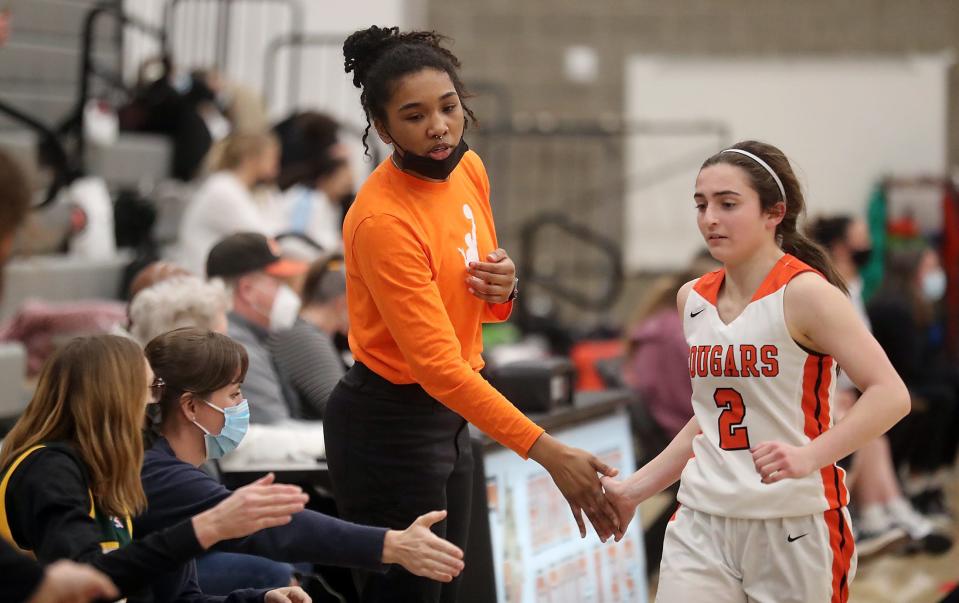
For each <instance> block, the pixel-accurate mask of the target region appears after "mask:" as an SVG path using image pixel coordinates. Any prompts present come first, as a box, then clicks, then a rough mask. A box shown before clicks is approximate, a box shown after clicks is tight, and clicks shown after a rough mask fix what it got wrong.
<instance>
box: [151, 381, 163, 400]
mask: <svg viewBox="0 0 959 603" xmlns="http://www.w3.org/2000/svg"><path fill="white" fill-rule="evenodd" d="M165 390H166V382H165V381H164V380H163V379H161V378H159V377H156V378H155V379H154V380H153V384H152V385H150V404H156V403H157V402H159V401H160V400H162V399H163V392H164V391H165Z"/></svg>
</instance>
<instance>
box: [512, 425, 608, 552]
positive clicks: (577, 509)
mask: <svg viewBox="0 0 959 603" xmlns="http://www.w3.org/2000/svg"><path fill="white" fill-rule="evenodd" d="M529 458H531V459H533V460H534V461H536V462H537V463H539V464H540V465H542V466H543V468H544V469H546V471H548V472H549V475H550V477H552V478H553V481H554V482H555V483H556V487H557V488H559V491H560V492H562V493H563V496H564V497H566V501H567V502H569V508H570V510H571V511H572V512H573V518H574V519H575V520H576V525H578V526H579V535H580V536H581V537H583V538H585V537H586V524H585V523H583V516H582V512H583V511H585V512H586V516H587V517H588V518H589V521H590V523H592V524H593V529H595V530H596V534H597V535H598V536H599V539H600V540H602V541H603V542H606V540H607V539H609V537H610V536H615V537H616V541H617V542H618V541H619V539H620V538H622V537H623V533H624V532H625V531H626V524H622V523H621V522H620V518H619V516H618V515H617V514H616V510H615V509H614V508H613V505H612V504H610V502H609V500H607V498H606V495H605V494H604V493H603V485H602V483H600V481H599V475H597V473H600V474H602V475H605V476H608V477H616V475H618V474H619V471H617V470H616V469H613V468H612V467H610V466H609V465H606V464H605V463H603V462H601V461H600V460H599V459H597V458H596V457H595V456H593V455H592V454H590V453H589V452H586V451H585V450H581V449H579V448H573V447H571V446H567V445H565V444H563V443H562V442H560V441H559V440H557V439H555V438H553V437H552V436H550V435H549V434H547V433H544V434H543V435H541V436H540V437H539V439H538V440H536V442H535V443H534V444H533V446H532V447H531V448H530V449H529Z"/></svg>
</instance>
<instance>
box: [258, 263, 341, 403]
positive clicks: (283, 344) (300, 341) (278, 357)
mask: <svg viewBox="0 0 959 603" xmlns="http://www.w3.org/2000/svg"><path fill="white" fill-rule="evenodd" d="M300 298H301V299H302V302H303V306H302V308H301V309H300V316H299V318H298V319H297V321H296V323H294V324H293V328H291V329H288V330H286V331H280V332H279V333H276V334H274V335H273V336H272V337H270V340H269V342H268V345H269V349H270V352H271V353H272V354H273V360H274V362H275V363H276V370H277V373H278V375H279V378H280V379H281V380H283V381H284V382H286V383H289V385H290V389H291V390H292V394H293V397H292V399H291V400H290V414H291V416H293V417H294V418H296V419H307V420H318V421H321V420H323V410H324V409H325V408H326V401H327V400H328V399H329V397H330V392H332V391H333V388H334V387H335V386H336V384H337V382H338V381H339V380H340V378H341V377H342V376H343V375H344V374H345V373H346V366H345V363H344V361H343V357H342V356H341V355H340V352H339V350H337V348H336V344H335V343H334V340H333V337H334V336H335V335H336V334H337V333H340V334H343V335H345V334H346V333H347V331H349V328H350V322H349V315H348V314H347V311H346V275H345V274H344V272H343V256H341V255H339V254H330V255H328V256H327V257H324V258H320V259H319V260H317V261H316V262H314V263H313V264H312V265H311V266H310V270H309V272H307V275H306V280H305V281H304V283H303V291H302V293H301V294H300Z"/></svg>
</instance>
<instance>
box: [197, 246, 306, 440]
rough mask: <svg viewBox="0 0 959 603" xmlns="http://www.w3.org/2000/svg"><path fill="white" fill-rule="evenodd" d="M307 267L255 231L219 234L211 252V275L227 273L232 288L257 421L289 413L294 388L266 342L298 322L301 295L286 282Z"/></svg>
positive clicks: (231, 327) (234, 322) (232, 323)
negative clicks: (282, 376)
mask: <svg viewBox="0 0 959 603" xmlns="http://www.w3.org/2000/svg"><path fill="white" fill-rule="evenodd" d="M308 269H309V264H307V263H306V262H300V261H296V260H292V259H288V258H284V257H283V256H282V255H281V253H280V247H279V245H278V244H277V243H276V242H275V241H273V240H272V239H268V238H266V237H265V236H263V235H262V234H258V233H253V232H241V233H237V234H233V235H230V236H228V237H226V238H224V239H222V240H220V242H219V243H217V244H216V245H214V246H213V248H212V249H211V250H210V254H209V255H208V256H207V261H206V273H207V277H208V278H220V279H223V281H224V282H225V283H226V285H227V287H228V288H229V289H230V291H231V292H232V298H233V310H232V311H231V312H230V313H229V315H228V316H227V321H228V326H227V334H228V335H229V336H230V337H232V338H233V339H235V340H236V341H238V342H240V343H241V344H242V345H243V346H244V347H245V348H246V350H247V353H248V354H249V356H250V370H249V372H248V373H247V375H246V380H245V381H244V383H243V391H244V394H245V395H246V397H247V398H249V399H250V401H251V404H250V406H251V421H252V422H254V423H278V422H281V421H285V420H287V419H289V418H290V409H289V404H288V402H287V400H289V399H290V394H289V393H287V392H286V391H285V390H286V389H288V388H287V386H285V385H284V383H283V382H282V381H281V379H280V377H279V375H277V373H276V369H275V368H274V363H273V360H272V354H271V353H270V350H269V348H268V346H267V342H268V340H269V339H270V337H271V336H272V335H275V334H276V333H280V332H282V331H285V330H287V329H289V328H290V327H292V326H293V323H294V322H296V318H297V315H298V314H299V311H300V296H299V295H298V294H297V293H296V292H294V291H293V289H292V288H290V286H289V285H288V284H287V282H288V281H290V280H291V279H295V278H297V277H302V276H303V275H304V274H305V273H306V271H307V270H308ZM254 401H255V403H253V402H254Z"/></svg>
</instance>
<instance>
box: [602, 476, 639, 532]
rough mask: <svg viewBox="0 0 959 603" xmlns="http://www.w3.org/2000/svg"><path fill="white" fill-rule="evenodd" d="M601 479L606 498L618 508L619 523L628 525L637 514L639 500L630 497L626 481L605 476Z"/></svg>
mask: <svg viewBox="0 0 959 603" xmlns="http://www.w3.org/2000/svg"><path fill="white" fill-rule="evenodd" d="M600 481H601V482H603V490H604V491H605V492H606V500H608V501H609V502H610V504H612V505H613V508H614V509H616V515H617V516H618V517H619V525H621V526H628V525H629V522H631V521H632V520H633V517H634V516H635V515H636V507H637V505H638V504H639V501H634V500H631V499H630V497H629V495H628V489H627V487H626V484H625V483H623V482H621V481H619V480H615V479H612V478H609V477H603V478H601V479H600Z"/></svg>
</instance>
